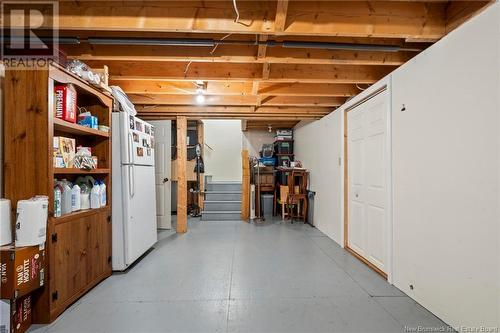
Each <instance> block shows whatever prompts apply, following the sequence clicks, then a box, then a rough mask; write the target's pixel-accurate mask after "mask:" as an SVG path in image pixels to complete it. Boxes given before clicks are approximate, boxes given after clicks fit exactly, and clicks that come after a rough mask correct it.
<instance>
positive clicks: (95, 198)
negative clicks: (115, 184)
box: [90, 181, 101, 209]
mask: <svg viewBox="0 0 500 333" xmlns="http://www.w3.org/2000/svg"><path fill="white" fill-rule="evenodd" d="M100 197H101V187H100V185H99V182H98V181H96V182H95V183H94V186H93V187H92V191H90V208H92V209H97V208H100V207H101V198H100Z"/></svg>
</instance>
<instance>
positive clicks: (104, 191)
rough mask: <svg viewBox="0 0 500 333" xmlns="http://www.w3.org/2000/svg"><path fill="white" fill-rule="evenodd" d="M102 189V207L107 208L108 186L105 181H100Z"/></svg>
mask: <svg viewBox="0 0 500 333" xmlns="http://www.w3.org/2000/svg"><path fill="white" fill-rule="evenodd" d="M99 186H100V187H101V207H104V206H106V200H107V198H106V184H105V183H104V181H102V180H101V181H100V185H99Z"/></svg>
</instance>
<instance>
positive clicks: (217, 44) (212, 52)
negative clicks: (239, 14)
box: [210, 34, 232, 54]
mask: <svg viewBox="0 0 500 333" xmlns="http://www.w3.org/2000/svg"><path fill="white" fill-rule="evenodd" d="M231 35H232V34H227V35H225V36H224V37H222V38H221V39H219V42H220V41H223V40H224V39H226V38H227V37H229V36H231ZM218 46H219V43H215V46H214V48H213V49H212V51H210V54H214V52H215V50H217V47H218Z"/></svg>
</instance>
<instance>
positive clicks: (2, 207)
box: [0, 199, 12, 246]
mask: <svg viewBox="0 0 500 333" xmlns="http://www.w3.org/2000/svg"><path fill="white" fill-rule="evenodd" d="M10 243H12V224H11V220H10V200H8V199H0V246H3V245H7V244H10Z"/></svg>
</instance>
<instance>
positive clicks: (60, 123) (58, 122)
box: [53, 117, 109, 138]
mask: <svg viewBox="0 0 500 333" xmlns="http://www.w3.org/2000/svg"><path fill="white" fill-rule="evenodd" d="M53 119H54V130H57V131H61V132H65V133H71V134H75V135H85V136H100V137H103V138H109V132H104V131H99V130H96V129H93V128H90V127H85V126H82V125H78V124H74V123H70V122H67V121H65V120H62V119H59V118H55V117H54V118H53Z"/></svg>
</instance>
